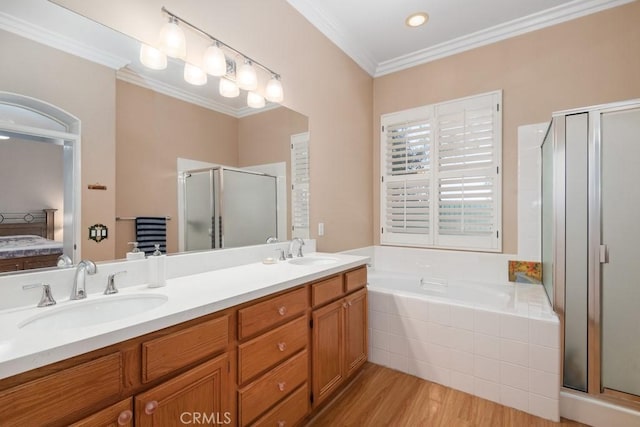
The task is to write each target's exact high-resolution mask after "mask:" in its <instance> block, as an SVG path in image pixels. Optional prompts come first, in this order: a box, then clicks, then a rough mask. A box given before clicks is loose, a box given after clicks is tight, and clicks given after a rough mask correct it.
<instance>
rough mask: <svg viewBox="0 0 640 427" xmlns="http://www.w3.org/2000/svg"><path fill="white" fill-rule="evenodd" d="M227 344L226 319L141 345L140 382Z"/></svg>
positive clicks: (211, 352)
mask: <svg viewBox="0 0 640 427" xmlns="http://www.w3.org/2000/svg"><path fill="white" fill-rule="evenodd" d="M228 343H229V316H228V315H225V316H222V317H219V318H217V319H213V320H209V321H207V322H204V323H201V324H199V325H195V326H192V327H190V328H187V329H184V330H182V331H178V332H175V333H172V334H169V335H167V336H164V337H160V338H156V339H154V340H151V341H147V342H145V343H143V344H142V382H144V383H147V382H149V381H152V380H154V379H156V378H160V377H161V376H163V375H165V374H168V373H169V372H171V371H174V370H176V369H179V368H182V367H184V366H187V365H189V364H191V363H193V362H197V361H198V360H200V359H203V358H205V357H207V356H211V355H213V354H215V353H217V352H220V351H222V350H224V349H225V348H226V347H227V345H228Z"/></svg>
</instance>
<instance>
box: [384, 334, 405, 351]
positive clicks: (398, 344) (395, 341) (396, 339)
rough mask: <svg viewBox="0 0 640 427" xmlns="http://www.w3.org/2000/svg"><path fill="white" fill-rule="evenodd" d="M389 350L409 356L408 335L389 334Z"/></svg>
mask: <svg viewBox="0 0 640 427" xmlns="http://www.w3.org/2000/svg"><path fill="white" fill-rule="evenodd" d="M387 339H388V350H389V352H390V353H394V354H399V355H401V356H408V354H409V341H408V340H407V337H403V336H400V335H395V334H388V335H387Z"/></svg>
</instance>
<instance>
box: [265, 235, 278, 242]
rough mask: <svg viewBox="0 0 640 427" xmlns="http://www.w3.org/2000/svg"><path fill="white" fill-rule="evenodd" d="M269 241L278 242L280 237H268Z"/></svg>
mask: <svg viewBox="0 0 640 427" xmlns="http://www.w3.org/2000/svg"><path fill="white" fill-rule="evenodd" d="M267 243H278V238H277V237H273V236H271V237H269V238H268V239H267Z"/></svg>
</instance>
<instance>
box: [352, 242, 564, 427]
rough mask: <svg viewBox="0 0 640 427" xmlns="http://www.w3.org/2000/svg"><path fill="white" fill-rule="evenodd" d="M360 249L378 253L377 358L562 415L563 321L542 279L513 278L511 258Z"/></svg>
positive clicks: (373, 299)
mask: <svg viewBox="0 0 640 427" xmlns="http://www.w3.org/2000/svg"><path fill="white" fill-rule="evenodd" d="M351 253H359V254H369V255H370V256H371V257H372V260H374V261H373V262H374V266H375V269H370V271H369V327H370V330H369V332H370V340H369V343H370V349H369V354H370V356H369V358H370V361H371V362H373V363H378V364H381V365H384V366H388V367H391V368H393V369H397V370H400V371H403V372H406V373H409V374H412V375H416V376H418V377H421V378H424V379H426V380H429V381H433V382H437V383H439V384H442V385H445V386H448V387H452V388H455V389H458V390H461V391H464V392H467V393H470V394H474V395H477V396H479V397H482V398H485V399H489V400H492V401H495V402H498V403H501V404H503V405H506V406H509V407H513V408H516V409H519V410H522V411H525V412H528V413H531V414H534V415H537V416H540V417H543V418H547V419H551V420H554V421H558V420H559V391H560V337H559V334H560V323H559V321H558V318H557V317H556V315H555V314H554V313H553V312H552V310H551V307H550V306H549V303H548V301H547V299H546V295H545V294H544V290H543V289H542V286H540V285H526V284H521V283H518V284H513V283H509V282H507V280H506V274H507V259H508V258H509V255H492V254H478V253H464V252H455V253H454V252H446V251H430V250H421V249H409V248H391V247H373V248H367V249H366V250H362V251H357V252H356V251H354V252H351ZM393 260H398V261H399V263H400V264H401V267H398V268H393V264H392V261H393ZM381 266H382V268H384V270H383V271H380V270H381V269H382V268H381ZM474 269H475V270H474ZM421 270H422V272H421ZM390 271H391V272H390ZM394 271H402V273H395V272H394ZM436 271H437V274H434V272H436ZM474 273H475V274H474ZM492 277H493V280H492V279H491V278H492ZM420 279H424V280H423V283H427V284H426V286H424V287H425V288H426V290H425V289H423V287H421V284H420ZM429 282H432V284H429ZM433 282H435V284H433ZM443 282H446V284H447V286H446V290H445V291H444V292H443V291H442V289H441V288H442V287H443V286H442V283H443ZM439 288H440V289H439ZM434 289H435V290H434ZM445 292H446V293H449V296H445V295H443V294H444V293H445ZM469 296H471V298H469Z"/></svg>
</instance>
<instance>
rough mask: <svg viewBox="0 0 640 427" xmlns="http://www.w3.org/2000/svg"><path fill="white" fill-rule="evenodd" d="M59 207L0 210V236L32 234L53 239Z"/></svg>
mask: <svg viewBox="0 0 640 427" xmlns="http://www.w3.org/2000/svg"><path fill="white" fill-rule="evenodd" d="M56 211H57V209H42V211H33V212H17V213H8V212H6V213H5V212H0V236H15V235H20V234H31V235H36V236H42V237H44V238H47V239H49V240H53V232H54V215H55V212H56Z"/></svg>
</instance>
